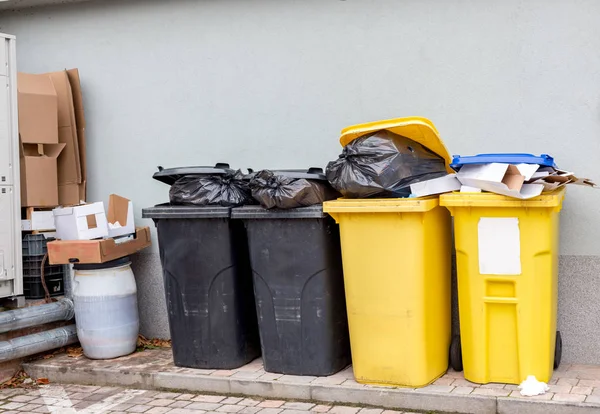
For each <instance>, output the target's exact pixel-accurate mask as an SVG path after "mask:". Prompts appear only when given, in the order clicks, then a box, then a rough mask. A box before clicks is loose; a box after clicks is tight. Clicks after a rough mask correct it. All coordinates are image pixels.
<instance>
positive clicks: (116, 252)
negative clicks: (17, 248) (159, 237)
mask: <svg viewBox="0 0 600 414" xmlns="http://www.w3.org/2000/svg"><path fill="white" fill-rule="evenodd" d="M150 245H151V241H150V228H149V227H138V228H137V229H136V233H135V238H133V239H132V240H130V241H127V242H124V243H117V242H115V239H105V240H56V241H53V242H50V243H48V258H49V260H50V263H51V264H69V263H77V262H78V263H105V262H108V261H111V260H116V259H119V258H121V257H125V256H129V255H131V254H134V253H136V252H139V251H140V250H142V249H145V248H146V247H148V246H150Z"/></svg>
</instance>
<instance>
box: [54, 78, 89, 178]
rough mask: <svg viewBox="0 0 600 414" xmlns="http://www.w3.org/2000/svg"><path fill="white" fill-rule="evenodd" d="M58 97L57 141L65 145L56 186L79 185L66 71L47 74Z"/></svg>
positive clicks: (78, 169) (74, 130) (69, 91)
mask: <svg viewBox="0 0 600 414" xmlns="http://www.w3.org/2000/svg"><path fill="white" fill-rule="evenodd" d="M46 75H47V76H49V77H50V79H51V80H52V83H53V85H54V89H55V90H56V95H57V97H58V141H59V142H60V143H62V144H65V149H64V151H63V152H62V153H61V154H60V157H58V184H59V185H64V184H80V183H81V181H82V177H81V163H80V158H79V142H78V140H77V125H76V121H75V105H74V103H73V91H72V90H71V84H70V83H69V77H68V75H67V71H66V70H62V71H59V72H52V73H47V74H46Z"/></svg>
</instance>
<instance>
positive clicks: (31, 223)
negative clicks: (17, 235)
mask: <svg viewBox="0 0 600 414" xmlns="http://www.w3.org/2000/svg"><path fill="white" fill-rule="evenodd" d="M27 215H28V217H27V219H26V220H21V230H25V231H49V230H52V231H53V230H56V226H55V225H54V213H53V212H52V210H45V211H31V212H28V213H27Z"/></svg>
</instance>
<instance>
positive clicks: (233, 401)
mask: <svg viewBox="0 0 600 414" xmlns="http://www.w3.org/2000/svg"><path fill="white" fill-rule="evenodd" d="M242 400H243V398H238V397H228V398H225V399H224V400H223V401H221V404H237V403H239V402H240V401H242Z"/></svg>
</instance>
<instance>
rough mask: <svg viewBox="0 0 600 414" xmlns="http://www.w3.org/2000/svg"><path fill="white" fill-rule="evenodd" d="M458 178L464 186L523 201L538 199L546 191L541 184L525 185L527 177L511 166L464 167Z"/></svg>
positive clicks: (494, 164) (479, 165)
mask: <svg viewBox="0 0 600 414" xmlns="http://www.w3.org/2000/svg"><path fill="white" fill-rule="evenodd" d="M531 174H533V172H531ZM457 177H458V179H459V181H460V182H461V183H462V184H463V185H466V186H469V187H475V188H480V189H482V190H484V191H489V192H492V193H496V194H502V195H506V196H509V197H514V198H519V199H522V200H526V199H528V198H532V197H536V196H538V195H540V194H541V193H542V190H543V189H544V186H543V185H541V184H523V183H524V181H525V176H523V175H521V172H520V171H519V169H518V168H517V166H515V165H510V164H502V163H490V164H473V165H464V166H463V167H462V168H461V169H460V171H459V172H458V174H457Z"/></svg>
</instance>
